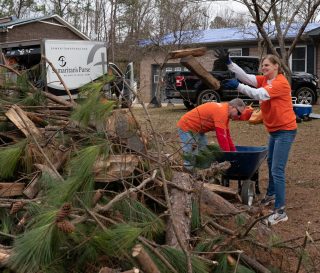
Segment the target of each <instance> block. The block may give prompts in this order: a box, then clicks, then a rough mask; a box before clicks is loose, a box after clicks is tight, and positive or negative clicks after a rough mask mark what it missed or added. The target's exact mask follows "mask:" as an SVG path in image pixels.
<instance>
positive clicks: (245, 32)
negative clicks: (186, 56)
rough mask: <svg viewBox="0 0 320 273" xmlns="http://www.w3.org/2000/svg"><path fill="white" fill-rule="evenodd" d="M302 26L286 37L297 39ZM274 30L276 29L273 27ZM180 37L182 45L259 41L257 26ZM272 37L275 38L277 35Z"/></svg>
mask: <svg viewBox="0 0 320 273" xmlns="http://www.w3.org/2000/svg"><path fill="white" fill-rule="evenodd" d="M300 27H301V24H292V26H291V28H290V29H289V31H288V33H287V35H286V37H287V38H290V37H295V36H296V35H297V34H298V31H299V29H300ZM319 27H320V23H309V24H308V25H307V27H306V29H305V31H304V33H307V32H308V31H311V30H314V29H316V28H319ZM273 28H274V27H273ZM267 32H268V33H272V30H271V29H269V30H267ZM176 36H177V37H179V36H180V37H179V40H180V43H181V44H201V43H206V44H207V43H219V42H237V41H250V40H252V41H254V40H256V39H257V28H256V27H255V26H251V27H248V28H246V29H244V28H219V29H206V30H196V31H184V32H182V33H179V35H176ZM272 36H274V37H275V34H273V35H272ZM177 37H175V35H174V34H168V35H165V36H164V37H163V39H162V40H161V42H160V45H168V44H172V43H177V42H175V41H177ZM151 44H152V42H151V41H150V40H144V41H140V45H141V46H146V45H151Z"/></svg>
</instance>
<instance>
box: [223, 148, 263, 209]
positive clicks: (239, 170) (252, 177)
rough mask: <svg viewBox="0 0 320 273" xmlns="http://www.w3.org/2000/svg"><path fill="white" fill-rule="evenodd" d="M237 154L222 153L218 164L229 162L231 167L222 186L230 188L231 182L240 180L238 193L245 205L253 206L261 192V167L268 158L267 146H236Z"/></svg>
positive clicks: (224, 177)
mask: <svg viewBox="0 0 320 273" xmlns="http://www.w3.org/2000/svg"><path fill="white" fill-rule="evenodd" d="M236 149H237V151H236V152H222V154H221V156H219V158H218V159H217V160H218V162H223V161H229V162H230V164H231V167H230V168H229V169H228V170H227V171H226V172H225V173H224V174H223V176H222V184H223V185H224V186H226V187H229V181H230V180H238V191H239V193H240V195H241V200H242V203H243V204H246V205H249V206H251V205H252V203H253V200H254V197H255V194H260V190H259V167H260V165H261V164H262V162H263V161H264V159H265V158H266V157H267V154H268V149H267V147H265V146H259V147H254V146H236Z"/></svg>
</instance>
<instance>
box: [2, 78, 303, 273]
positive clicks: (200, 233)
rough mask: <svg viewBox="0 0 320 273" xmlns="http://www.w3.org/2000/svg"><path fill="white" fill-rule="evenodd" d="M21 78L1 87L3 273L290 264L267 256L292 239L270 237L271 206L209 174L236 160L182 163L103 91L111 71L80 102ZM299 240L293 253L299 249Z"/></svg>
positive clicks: (149, 272) (247, 268) (152, 272)
mask: <svg viewBox="0 0 320 273" xmlns="http://www.w3.org/2000/svg"><path fill="white" fill-rule="evenodd" d="M18 76H19V78H20V77H21V79H20V80H19V83H20V84H21V85H20V86H19V85H17V86H16V88H14V89H10V91H7V93H3V94H5V96H2V98H1V112H0V120H1V122H0V141H1V146H0V177H1V179H2V181H4V182H2V183H1V188H0V196H1V199H0V206H1V210H0V211H1V226H0V228H1V232H0V235H1V236H0V238H1V245H0V263H1V266H2V267H4V268H5V269H4V270H7V271H6V272H19V273H27V272H28V273H30V272H60V273H61V272H101V273H103V272H145V273H156V272H174V273H177V272H189V273H190V272H199V273H201V272H271V271H270V270H271V266H273V267H274V268H276V267H277V268H278V269H279V270H284V268H288V264H287V263H286V261H285V259H284V260H283V261H280V262H278V261H279V258H277V259H275V260H274V262H273V263H270V260H272V258H273V257H277V256H278V257H284V255H286V253H285V252H284V251H283V250H281V251H280V250H278V249H277V248H272V246H277V247H280V246H283V243H282V242H281V241H280V240H276V239H273V240H270V238H272V233H271V232H270V229H269V228H268V227H266V226H265V225H263V224H261V220H262V219H263V218H265V217H266V216H265V215H264V212H263V211H261V210H259V209H258V210H253V209H252V208H251V209H250V208H247V207H243V206H241V205H239V202H238V198H237V197H236V196H237V195H236V194H233V200H235V203H231V202H229V201H228V200H227V199H225V198H224V197H222V196H220V195H219V194H217V193H216V187H213V188H214V189H215V190H213V188H212V185H211V184H209V183H206V182H208V180H212V178H213V177H212V174H214V177H216V176H217V173H219V172H220V171H221V170H223V169H225V168H227V167H228V164H226V163H223V164H216V163H213V164H212V165H211V167H210V168H209V170H207V172H202V173H201V175H200V174H199V175H197V176H194V175H193V176H192V175H190V174H188V173H185V172H183V171H182V170H179V169H175V168H174V167H173V166H172V165H176V162H174V160H173V159H172V158H171V157H170V156H168V155H167V154H165V153H164V152H163V151H162V145H160V142H161V139H160V138H157V134H156V133H154V131H153V134H152V136H153V138H151V137H149V135H150V134H149V133H148V134H147V133H146V132H142V130H141V127H140V126H139V123H138V122H137V120H136V118H135V116H134V114H133V113H132V111H131V109H129V110H123V109H117V108H116V107H115V105H116V104H115V103H114V102H112V101H106V100H105V99H104V94H103V92H102V91H101V90H102V86H103V85H104V84H105V83H106V82H107V81H108V79H103V80H102V82H99V83H97V82H95V83H92V84H89V85H88V86H86V87H85V88H84V89H83V90H82V93H80V97H79V100H77V102H74V101H73V100H72V99H71V98H70V101H64V100H61V99H60V98H58V97H55V96H54V95H52V94H49V93H45V92H43V91H40V90H37V88H35V87H33V86H32V85H31V84H30V83H27V82H26V81H24V80H23V77H22V75H18ZM7 90H9V89H7ZM142 105H143V104H142ZM143 106H144V105H143ZM143 109H144V111H145V116H146V118H147V120H148V121H149V122H150V128H151V130H153V125H152V122H151V120H150V117H149V114H148V112H147V110H146V109H145V108H143ZM213 159H214V156H213V158H212V161H214V160H213ZM210 174H211V176H210ZM224 194H226V192H224ZM229 196H230V195H229ZM300 239H301V238H300ZM290 243H292V247H291V248H290V249H289V250H288V248H287V250H286V251H296V250H298V249H300V248H299V247H300V245H297V242H296V241H294V240H293V241H292V242H290ZM299 257H302V254H301V255H299ZM301 261H302V258H301V259H300V260H299V264H298V266H299V268H300V265H301ZM298 271H299V269H298V270H297V272H298Z"/></svg>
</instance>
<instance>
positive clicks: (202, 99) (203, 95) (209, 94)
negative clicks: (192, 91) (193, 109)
mask: <svg viewBox="0 0 320 273" xmlns="http://www.w3.org/2000/svg"><path fill="white" fill-rule="evenodd" d="M210 101H214V102H220V101H221V97H220V95H219V93H218V92H217V91H214V90H210V89H207V90H203V91H201V92H200V94H199V96H198V99H197V104H198V105H200V104H203V103H206V102H210Z"/></svg>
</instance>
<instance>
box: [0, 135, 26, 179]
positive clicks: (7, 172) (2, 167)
mask: <svg viewBox="0 0 320 273" xmlns="http://www.w3.org/2000/svg"><path fill="white" fill-rule="evenodd" d="M26 145H27V140H25V139H24V140H22V141H20V142H19V143H16V144H14V145H10V146H7V147H4V148H0V177H1V178H4V179H6V178H10V177H12V176H13V175H14V173H15V170H16V169H17V168H18V166H19V163H20V157H21V156H22V154H23V152H24V149H25V147H26Z"/></svg>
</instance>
